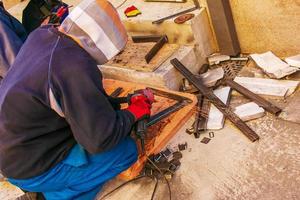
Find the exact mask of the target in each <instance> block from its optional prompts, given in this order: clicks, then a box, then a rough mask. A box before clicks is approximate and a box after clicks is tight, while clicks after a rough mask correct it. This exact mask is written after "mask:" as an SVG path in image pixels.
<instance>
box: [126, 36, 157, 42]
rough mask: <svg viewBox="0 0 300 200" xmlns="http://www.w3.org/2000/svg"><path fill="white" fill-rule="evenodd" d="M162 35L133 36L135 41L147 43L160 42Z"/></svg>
mask: <svg viewBox="0 0 300 200" xmlns="http://www.w3.org/2000/svg"><path fill="white" fill-rule="evenodd" d="M162 37H163V36H162V35H135V36H132V37H131V38H132V41H133V42H134V43H147V42H158V41H159V40H160V39H161V38H162Z"/></svg>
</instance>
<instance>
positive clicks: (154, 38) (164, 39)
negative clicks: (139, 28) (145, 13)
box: [132, 35, 168, 63]
mask: <svg viewBox="0 0 300 200" xmlns="http://www.w3.org/2000/svg"><path fill="white" fill-rule="evenodd" d="M132 41H133V42H134V43H146V42H156V44H155V45H154V46H153V47H152V48H151V49H150V51H149V52H148V53H147V54H146V56H145V60H146V62H147V63H149V62H150V61H151V60H152V58H153V57H154V56H155V55H156V54H157V52H158V51H159V50H160V49H161V48H162V47H163V46H164V45H165V44H166V43H168V36H167V35H162V36H159V35H146V36H132Z"/></svg>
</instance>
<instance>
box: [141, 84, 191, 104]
mask: <svg viewBox="0 0 300 200" xmlns="http://www.w3.org/2000/svg"><path fill="white" fill-rule="evenodd" d="M147 89H149V90H151V92H153V94H154V95H157V96H160V97H165V98H168V99H173V100H176V101H187V102H188V103H192V102H193V101H192V100H191V99H189V98H187V97H184V96H180V95H177V94H173V93H169V92H166V91H163V90H158V89H155V88H150V87H148V88H147Z"/></svg>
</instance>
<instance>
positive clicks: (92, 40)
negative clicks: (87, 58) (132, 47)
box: [59, 0, 127, 65]
mask: <svg viewBox="0 0 300 200" xmlns="http://www.w3.org/2000/svg"><path fill="white" fill-rule="evenodd" d="M59 29H60V31H62V32H64V33H65V34H67V35H69V36H71V37H72V38H73V39H75V41H76V42H77V43H79V45H80V46H81V47H83V48H84V49H85V50H86V51H87V52H88V53H89V54H90V55H91V56H92V57H93V58H94V59H95V60H96V62H97V63H98V64H99V65H101V64H104V63H106V62H107V61H108V60H110V59H111V58H113V57H114V56H115V55H117V54H118V53H119V52H120V51H122V50H123V49H124V47H125V45H126V42H127V33H126V30H125V28H124V26H123V24H122V22H121V19H120V17H119V15H118V12H117V11H116V9H115V8H114V7H113V6H112V5H111V3H109V2H108V1H106V0H84V1H82V2H81V3H80V4H79V5H78V6H77V7H75V8H74V9H73V10H72V11H71V12H70V14H69V15H68V16H67V18H66V19H65V20H64V21H63V23H62V24H61V26H60V28H59Z"/></svg>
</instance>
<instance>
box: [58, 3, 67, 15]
mask: <svg viewBox="0 0 300 200" xmlns="http://www.w3.org/2000/svg"><path fill="white" fill-rule="evenodd" d="M67 10H68V7H65V6H61V7H60V8H59V9H58V10H57V12H56V16H57V17H62V16H63V15H64V14H65V13H66V12H67Z"/></svg>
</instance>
